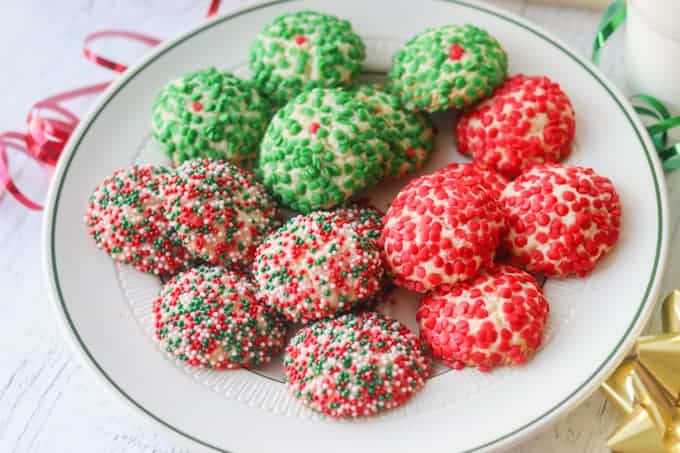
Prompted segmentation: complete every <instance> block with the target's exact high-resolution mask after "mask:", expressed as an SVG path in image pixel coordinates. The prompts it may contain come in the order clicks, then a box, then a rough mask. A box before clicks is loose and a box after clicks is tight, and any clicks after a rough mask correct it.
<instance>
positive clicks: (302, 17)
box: [250, 11, 366, 104]
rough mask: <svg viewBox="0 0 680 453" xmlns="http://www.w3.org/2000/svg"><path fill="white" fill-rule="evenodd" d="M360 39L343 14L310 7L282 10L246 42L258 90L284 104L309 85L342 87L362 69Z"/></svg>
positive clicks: (310, 86) (364, 55) (311, 86)
mask: <svg viewBox="0 0 680 453" xmlns="http://www.w3.org/2000/svg"><path fill="white" fill-rule="evenodd" d="M365 57H366V51H365V47H364V43H363V42H362V41H361V38H360V37H359V35H357V34H356V33H355V32H354V31H353V30H352V26H351V24H350V23H349V22H348V21H346V20H343V19H339V18H337V17H335V16H331V15H328V14H321V13H317V12H314V11H300V12H295V13H288V14H283V15H281V16H279V17H277V18H276V19H275V20H274V22H272V23H271V24H269V25H267V26H266V27H265V28H264V30H262V31H261V32H260V33H259V34H258V35H257V37H256V38H255V41H254V42H253V43H252V45H251V47H250V72H251V73H252V74H253V80H254V81H255V84H256V85H257V87H258V88H259V90H260V91H261V92H262V93H265V94H266V95H267V96H269V97H270V98H271V99H273V100H274V101H275V102H277V103H279V104H284V103H286V102H287V101H289V100H290V99H292V98H294V97H295V96H297V95H298V94H300V93H302V92H303V91H308V90H310V89H313V88H332V87H339V86H346V85H349V84H351V83H352V80H353V79H354V78H355V77H356V76H357V75H358V74H359V72H361V63H362V61H363V60H364V58H365Z"/></svg>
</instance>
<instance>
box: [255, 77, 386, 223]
mask: <svg viewBox="0 0 680 453" xmlns="http://www.w3.org/2000/svg"><path fill="white" fill-rule="evenodd" d="M382 129H384V126H383V122H382V120H381V119H380V118H379V117H376V116H375V115H373V114H372V113H371V111H370V108H369V106H368V105H367V104H365V103H363V102H361V101H358V100H356V99H354V98H353V96H352V95H351V94H349V93H347V92H345V91H342V90H338V89H331V88H326V89H321V88H318V89H314V90H312V91H308V92H305V93H302V94H301V95H299V96H298V97H296V98H295V99H293V100H292V101H291V102H289V103H288V104H287V105H286V106H285V107H284V108H282V109H281V110H279V111H278V112H277V113H276V115H275V116H274V118H273V119H272V122H271V123H270V124H269V127H268V128H267V132H266V134H265V136H264V139H263V141H262V145H261V150H260V174H261V177H262V180H263V182H264V185H265V186H266V187H267V188H268V189H269V190H270V191H271V192H272V193H274V194H275V195H276V197H277V198H278V199H279V200H281V202H282V203H283V204H285V205H286V206H288V207H290V208H291V209H294V210H296V211H301V212H303V213H309V212H311V211H313V210H316V209H330V208H332V207H334V206H337V205H339V204H341V203H343V202H344V201H346V200H347V199H348V198H349V197H351V196H352V195H354V194H356V193H357V192H358V191H360V190H362V189H364V188H366V187H370V186H372V185H374V184H376V183H377V182H378V181H379V180H380V178H381V177H382V176H383V175H384V173H385V171H384V165H385V162H387V161H388V160H389V159H390V158H391V152H390V148H389V145H388V144H387V143H386V142H385V141H384V140H382V138H381V137H380V136H379V131H380V130H382Z"/></svg>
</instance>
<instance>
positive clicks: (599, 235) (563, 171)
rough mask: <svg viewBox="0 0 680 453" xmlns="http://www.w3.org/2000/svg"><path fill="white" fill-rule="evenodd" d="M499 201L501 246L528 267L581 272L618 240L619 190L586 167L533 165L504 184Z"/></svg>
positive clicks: (557, 272) (550, 273)
mask: <svg viewBox="0 0 680 453" xmlns="http://www.w3.org/2000/svg"><path fill="white" fill-rule="evenodd" d="M501 203H502V205H503V208H504V209H505V212H506V215H507V218H508V231H507V233H506V235H505V237H504V239H503V246H504V247H505V248H506V249H507V250H508V251H509V252H510V254H511V255H512V262H513V263H514V264H516V265H518V266H520V267H523V268H525V269H526V270H527V271H529V272H533V273H535V272H543V273H544V274H545V275H547V276H549V277H552V276H554V277H566V276H570V275H577V276H579V277H584V276H585V275H586V274H588V273H589V272H590V271H592V270H593V269H594V268H595V265H596V264H597V262H598V260H600V258H602V257H603V256H604V255H606V254H607V253H608V252H609V251H610V250H611V249H612V248H614V246H615V245H616V242H617V241H618V239H619V233H620V229H621V201H620V199H619V195H618V193H617V192H616V189H615V188H614V185H613V184H612V182H611V180H610V179H609V178H606V177H604V176H600V175H598V174H597V173H595V171H594V170H593V169H591V168H585V167H576V166H567V165H560V164H546V165H537V166H535V167H532V168H530V169H529V170H527V171H526V172H524V173H523V174H522V175H520V176H519V177H518V178H517V179H515V180H514V181H513V182H511V183H510V184H508V186H507V187H506V188H505V190H504V191H503V194H502V195H501Z"/></svg>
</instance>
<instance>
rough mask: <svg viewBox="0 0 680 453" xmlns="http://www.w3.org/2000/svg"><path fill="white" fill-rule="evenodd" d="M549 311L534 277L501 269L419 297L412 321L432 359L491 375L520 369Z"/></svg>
mask: <svg viewBox="0 0 680 453" xmlns="http://www.w3.org/2000/svg"><path fill="white" fill-rule="evenodd" d="M549 311H550V307H549V306H548V301H547V300H546V299H545V297H543V293H542V291H541V288H540V286H538V283H537V282H536V280H535V279H534V277H532V276H531V275H529V274H527V273H526V272H524V271H522V270H520V269H517V268H515V267H512V266H502V265H501V266H495V267H493V268H491V269H487V270H485V271H482V273H481V274H480V275H478V276H477V277H476V278H475V279H473V280H469V281H467V282H464V283H461V284H460V285H457V286H455V287H454V288H453V289H451V290H450V291H444V292H434V293H431V294H428V295H427V296H425V297H423V299H422V300H421V301H420V306H419V307H418V312H417V314H416V319H417V321H418V323H419V325H420V337H421V339H422V340H423V342H425V343H426V344H427V345H429V347H430V350H431V352H432V355H433V356H434V357H436V358H438V359H441V360H442V361H443V362H444V363H445V364H446V365H448V366H450V367H452V368H454V369H456V370H460V369H462V368H464V367H466V366H470V367H477V368H478V369H479V370H480V371H489V370H491V369H492V368H494V367H496V366H501V365H509V366H517V365H522V364H524V363H525V362H526V361H527V359H528V358H529V357H530V356H531V355H532V354H533V353H534V351H536V349H538V348H539V347H540V346H541V342H542V341H543V330H544V328H545V325H546V323H547V322H548V313H549Z"/></svg>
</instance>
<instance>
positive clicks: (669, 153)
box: [633, 94, 680, 171]
mask: <svg viewBox="0 0 680 453" xmlns="http://www.w3.org/2000/svg"><path fill="white" fill-rule="evenodd" d="M633 100H635V101H638V102H644V103H645V104H647V105H646V106H643V105H639V104H635V105H633V108H634V109H635V111H636V112H637V114H638V115H640V116H646V117H649V118H653V119H655V120H656V121H657V122H656V123H653V124H650V125H649V126H647V132H648V133H649V135H650V136H651V137H652V142H653V143H654V147H655V148H656V152H657V153H658V155H659V158H660V159H661V162H662V163H663V169H664V170H666V171H671V170H675V169H676V168H680V143H676V144H674V145H672V146H668V131H669V130H671V129H674V128H676V127H678V126H680V116H671V113H670V112H669V111H668V109H667V108H666V106H665V105H663V103H662V102H661V101H659V100H658V99H657V98H655V97H653V96H649V95H647V94H638V95H636V96H633Z"/></svg>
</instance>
